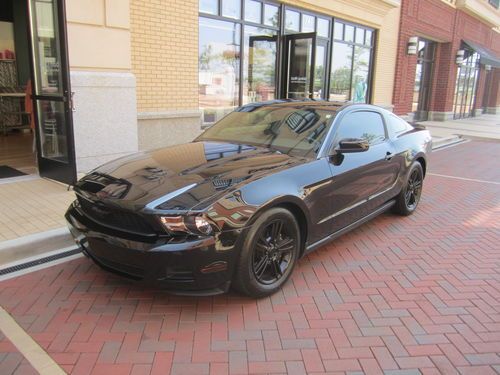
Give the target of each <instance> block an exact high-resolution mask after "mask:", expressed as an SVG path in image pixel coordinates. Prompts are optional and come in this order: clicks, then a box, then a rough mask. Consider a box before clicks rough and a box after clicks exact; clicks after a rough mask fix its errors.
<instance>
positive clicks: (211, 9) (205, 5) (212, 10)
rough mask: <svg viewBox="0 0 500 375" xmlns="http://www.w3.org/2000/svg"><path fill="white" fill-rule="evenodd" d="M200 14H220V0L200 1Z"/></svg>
mask: <svg viewBox="0 0 500 375" xmlns="http://www.w3.org/2000/svg"><path fill="white" fill-rule="evenodd" d="M199 9H200V12H202V13H208V14H218V13H219V1H218V0H200V4H199Z"/></svg>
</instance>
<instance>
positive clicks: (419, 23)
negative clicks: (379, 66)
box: [393, 0, 500, 114]
mask: <svg viewBox="0 0 500 375" xmlns="http://www.w3.org/2000/svg"><path fill="white" fill-rule="evenodd" d="M411 36H420V37H424V38H427V39H431V40H435V41H437V42H439V43H438V46H437V51H436V59H435V64H434V75H433V80H432V81H433V84H432V87H431V97H430V108H429V110H430V111H435V112H450V111H452V110H453V96H454V92H455V80H456V74H457V65H456V64H455V55H456V52H457V50H458V49H459V48H460V43H461V40H462V39H466V40H470V41H472V42H476V43H478V44H480V45H482V46H484V47H486V48H489V49H492V50H497V51H498V50H499V49H500V47H499V44H500V40H499V36H498V34H497V33H496V32H494V31H493V30H492V29H491V27H489V26H488V25H486V24H483V23H481V22H480V21H479V20H478V19H476V18H474V17H472V16H470V15H468V14H466V13H464V12H462V11H460V10H456V9H455V8H453V7H451V6H449V5H447V4H445V3H444V2H443V1H441V0H403V1H402V4H401V19H400V35H399V44H398V51H397V55H398V59H397V64H396V79H395V87H394V96H393V101H394V105H395V108H394V111H395V112H396V113H398V114H407V113H410V112H411V105H412V95H413V87H414V83H415V69H416V63H417V57H416V56H409V55H407V53H406V50H407V43H408V40H409V38H410V37H411ZM482 73H483V75H484V70H483V69H482ZM484 86H485V85H484V82H482V83H480V85H479V90H478V94H477V97H478V99H479V100H478V104H481V100H482V97H483V93H484V91H483V89H484Z"/></svg>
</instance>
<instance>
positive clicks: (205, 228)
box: [194, 216, 212, 236]
mask: <svg viewBox="0 0 500 375" xmlns="http://www.w3.org/2000/svg"><path fill="white" fill-rule="evenodd" d="M194 225H195V226H196V229H198V231H199V232H200V233H203V234H205V235H207V236H208V235H209V234H210V233H212V226H211V225H210V223H209V222H208V221H207V220H206V219H205V218H203V217H201V216H196V217H195V218H194Z"/></svg>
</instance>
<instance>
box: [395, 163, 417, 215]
mask: <svg viewBox="0 0 500 375" xmlns="http://www.w3.org/2000/svg"><path fill="white" fill-rule="evenodd" d="M423 183H424V170H423V169H422V164H420V163H419V162H418V161H415V162H413V164H412V165H411V167H410V170H409V171H408V174H407V176H406V180H405V184H404V186H403V188H402V189H401V192H400V193H399V195H398V196H397V197H396V204H395V205H394V212H395V213H397V214H399V215H402V216H409V215H411V214H412V213H414V212H415V210H416V209H417V207H418V203H419V202H420V197H421V195H422V187H423Z"/></svg>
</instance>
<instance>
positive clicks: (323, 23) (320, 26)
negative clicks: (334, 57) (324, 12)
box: [317, 18, 330, 38]
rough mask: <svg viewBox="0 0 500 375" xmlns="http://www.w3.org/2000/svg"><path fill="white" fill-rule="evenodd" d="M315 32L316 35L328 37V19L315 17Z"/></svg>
mask: <svg viewBox="0 0 500 375" xmlns="http://www.w3.org/2000/svg"><path fill="white" fill-rule="evenodd" d="M317 32H318V36H321V37H323V38H329V37H330V21H328V20H325V19H324V18H318V19H317Z"/></svg>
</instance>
